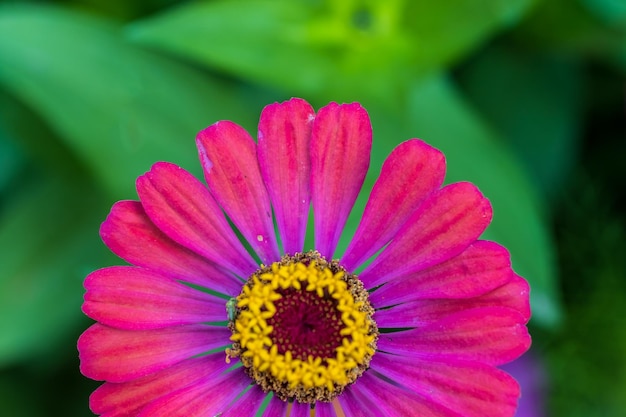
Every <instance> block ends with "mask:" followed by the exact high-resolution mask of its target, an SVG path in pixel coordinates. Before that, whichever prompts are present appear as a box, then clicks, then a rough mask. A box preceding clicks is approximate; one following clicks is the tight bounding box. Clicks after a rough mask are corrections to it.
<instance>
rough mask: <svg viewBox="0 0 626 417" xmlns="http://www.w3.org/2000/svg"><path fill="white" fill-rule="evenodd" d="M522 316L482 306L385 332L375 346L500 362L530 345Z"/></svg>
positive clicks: (421, 354) (425, 355)
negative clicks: (416, 326) (403, 328)
mask: <svg viewBox="0 0 626 417" xmlns="http://www.w3.org/2000/svg"><path fill="white" fill-rule="evenodd" d="M525 323H526V319H525V318H524V317H523V316H522V314H520V313H519V312H518V311H515V310H512V309H510V308H506V307H483V308H476V309H472V310H465V311H461V312H458V313H455V314H451V315H448V316H445V317H444V318H443V319H441V320H437V321H434V322H430V323H428V324H426V325H424V326H422V327H419V328H417V329H412V330H407V331H401V332H396V333H387V334H384V335H383V336H381V337H380V338H379V339H378V349H379V350H381V351H384V352H388V353H396V354H400V355H407V356H415V357H420V358H431V357H446V358H450V359H457V360H469V361H480V362H485V363H487V364H491V365H501V364H503V363H507V362H510V361H512V360H513V359H515V358H517V357H519V356H520V355H521V354H522V353H524V352H526V350H528V348H529V347H530V336H529V334H528V330H527V329H526V326H525Z"/></svg>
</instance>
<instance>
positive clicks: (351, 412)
mask: <svg viewBox="0 0 626 417" xmlns="http://www.w3.org/2000/svg"><path fill="white" fill-rule="evenodd" d="M358 383H359V382H356V384H358ZM352 387H353V386H350V387H348V388H347V389H346V390H345V391H344V392H343V393H342V394H341V395H340V396H339V397H337V398H338V400H339V403H340V404H341V408H342V409H343V412H344V413H345V415H347V416H350V417H379V416H381V415H382V414H381V412H380V410H379V409H378V407H377V406H376V404H375V403H374V402H372V398H370V397H369V396H367V395H363V393H362V391H361V390H359V389H358V388H357V389H353V388H352Z"/></svg>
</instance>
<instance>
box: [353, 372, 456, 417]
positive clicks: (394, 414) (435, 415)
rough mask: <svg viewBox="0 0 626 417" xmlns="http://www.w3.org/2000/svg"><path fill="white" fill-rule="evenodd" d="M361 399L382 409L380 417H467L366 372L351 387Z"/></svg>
mask: <svg viewBox="0 0 626 417" xmlns="http://www.w3.org/2000/svg"><path fill="white" fill-rule="evenodd" d="M350 389H351V390H353V392H354V393H355V394H358V396H359V397H361V398H369V399H370V400H371V401H372V402H373V403H374V404H376V405H377V406H378V408H379V409H380V414H377V415H380V416H388V417H416V416H419V417H466V416H463V415H461V414H458V413H456V412H454V411H452V410H450V409H449V408H447V407H446V406H444V405H442V404H439V403H435V402H433V401H431V400H429V399H427V398H423V397H420V396H418V395H417V394H415V393H414V392H412V391H408V390H405V389H403V388H400V387H397V386H395V385H392V384H391V383H389V382H387V381H384V380H382V379H381V378H379V377H377V376H376V374H374V373H373V372H371V371H368V372H366V373H365V374H363V376H361V378H360V379H359V380H358V381H357V382H356V383H355V384H353V385H351V386H350Z"/></svg>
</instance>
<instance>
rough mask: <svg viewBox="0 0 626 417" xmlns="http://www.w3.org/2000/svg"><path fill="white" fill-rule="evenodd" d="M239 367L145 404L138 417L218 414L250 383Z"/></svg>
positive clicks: (187, 416) (205, 416)
mask: <svg viewBox="0 0 626 417" xmlns="http://www.w3.org/2000/svg"><path fill="white" fill-rule="evenodd" d="M250 382H251V381H250V377H249V376H248V375H246V373H245V372H244V371H243V368H239V369H236V370H234V371H232V372H227V373H223V374H221V375H218V376H210V377H208V378H204V379H203V380H201V381H198V382H196V383H195V384H192V385H188V386H187V387H185V388H183V389H180V390H178V391H176V392H174V393H172V394H170V395H166V396H164V397H161V398H159V399H158V400H156V401H153V402H151V403H150V404H148V405H147V406H146V407H145V408H144V409H143V410H141V413H140V414H139V417H172V416H185V417H208V416H216V415H221V413H222V412H223V411H224V409H226V408H227V407H228V405H229V404H230V402H231V401H233V400H234V399H235V398H236V397H237V396H238V395H239V394H241V392H242V391H243V390H244V389H245V388H246V387H247V386H249V385H250Z"/></svg>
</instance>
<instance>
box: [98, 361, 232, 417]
mask: <svg viewBox="0 0 626 417" xmlns="http://www.w3.org/2000/svg"><path fill="white" fill-rule="evenodd" d="M230 366H232V365H229V364H227V363H226V361H225V360H224V352H219V353H214V354H212V355H208V356H202V357H200V358H193V359H188V360H185V361H183V362H181V363H179V364H176V365H174V366H171V367H169V368H166V369H164V370H162V371H160V372H155V373H153V374H150V375H148V376H145V377H143V378H137V379H133V380H132V381H129V382H123V383H119V384H115V383H112V382H106V383H104V384H103V385H101V386H100V387H99V388H98V389H96V390H95V391H94V393H93V394H91V397H89V404H90V406H91V410H92V411H93V412H94V413H95V414H105V416H103V417H122V416H128V415H136V414H137V412H138V411H139V410H140V409H141V408H143V407H144V406H145V405H146V404H148V403H149V402H151V401H154V400H155V399H157V398H159V397H162V396H164V395H167V394H170V393H171V392H173V391H176V390H178V389H180V388H184V387H186V386H187V385H189V384H192V383H194V382H197V381H199V380H201V379H203V378H206V377H207V376H210V375H217V374H219V373H222V372H223V371H224V370H226V369H227V368H229V367H230Z"/></svg>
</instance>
